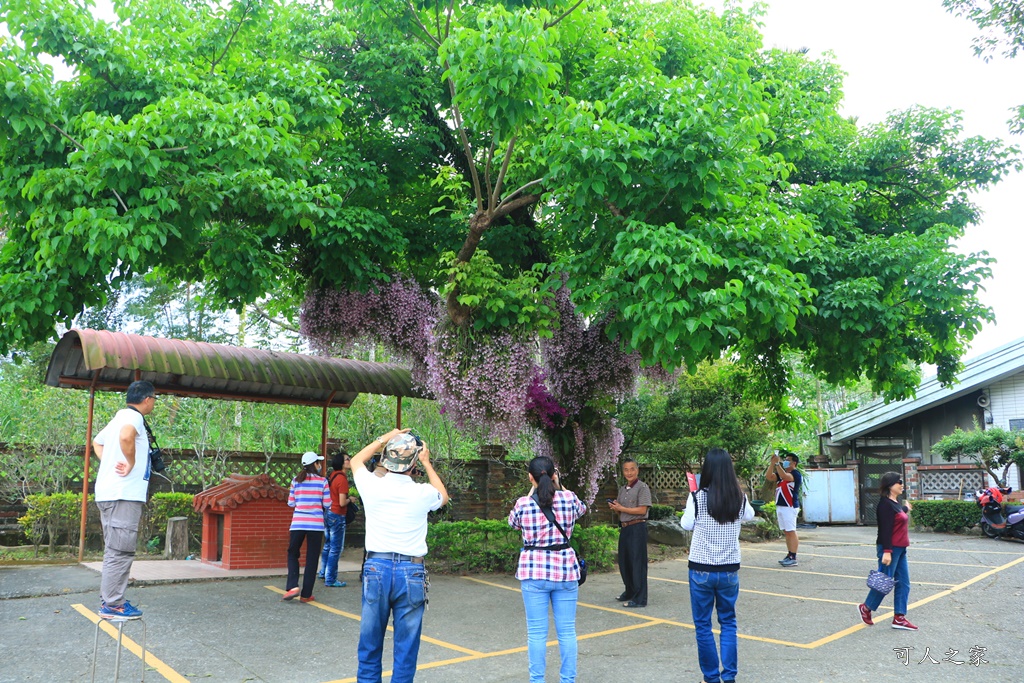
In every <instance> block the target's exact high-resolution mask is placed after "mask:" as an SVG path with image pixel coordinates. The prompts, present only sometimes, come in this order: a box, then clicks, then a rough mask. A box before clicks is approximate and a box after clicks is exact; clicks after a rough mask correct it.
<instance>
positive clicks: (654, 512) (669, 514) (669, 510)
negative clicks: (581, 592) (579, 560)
mask: <svg viewBox="0 0 1024 683" xmlns="http://www.w3.org/2000/svg"><path fill="white" fill-rule="evenodd" d="M675 514H676V509H675V508H674V507H672V506H671V505H658V504H657V503H655V504H654V505H652V506H651V514H650V515H649V517H650V518H651V519H672V518H673V517H675ZM587 561H588V562H589V561H590V560H589V559H588V560H587Z"/></svg>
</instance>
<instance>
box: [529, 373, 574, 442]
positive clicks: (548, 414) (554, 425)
mask: <svg viewBox="0 0 1024 683" xmlns="http://www.w3.org/2000/svg"><path fill="white" fill-rule="evenodd" d="M568 415H569V413H568V412H567V411H566V409H565V408H563V407H562V406H561V404H559V403H558V401H556V400H555V397H554V396H552V395H551V392H550V391H548V387H547V385H546V384H544V371H543V370H541V369H540V368H534V372H533V380H532V381H531V382H530V386H529V388H527V390H526V416H527V419H528V420H529V421H530V423H531V424H533V425H534V426H536V427H539V428H540V429H541V430H545V431H550V430H553V429H561V428H562V427H564V426H565V423H566V418H567V417H568Z"/></svg>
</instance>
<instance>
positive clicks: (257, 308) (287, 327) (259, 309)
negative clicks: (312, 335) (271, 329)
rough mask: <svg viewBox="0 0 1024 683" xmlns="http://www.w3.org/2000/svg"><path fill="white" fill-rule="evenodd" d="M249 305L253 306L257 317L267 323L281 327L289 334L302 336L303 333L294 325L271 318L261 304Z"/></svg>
mask: <svg viewBox="0 0 1024 683" xmlns="http://www.w3.org/2000/svg"><path fill="white" fill-rule="evenodd" d="M249 305H250V306H252V310H253V311H255V313H256V315H258V316H259V317H261V318H263V319H264V320H266V321H267V322H270V323H274V324H275V325H277V326H278V327H280V328H282V329H285V330H288V331H289V332H294V333H295V334H301V332H300V331H299V328H297V327H295V326H294V325H290V324H288V323H286V322H284V321H283V320H278V319H277V318H275V317H273V316H271V315H270V314H269V313H267V312H266V311H264V310H263V308H262V307H261V306H260V305H259V304H249Z"/></svg>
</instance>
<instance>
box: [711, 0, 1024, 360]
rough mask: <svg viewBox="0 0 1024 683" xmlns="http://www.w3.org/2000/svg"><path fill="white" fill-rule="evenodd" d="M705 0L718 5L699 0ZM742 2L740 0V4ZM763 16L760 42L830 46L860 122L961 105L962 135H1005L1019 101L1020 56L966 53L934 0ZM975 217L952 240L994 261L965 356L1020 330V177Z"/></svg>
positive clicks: (1023, 83) (966, 26)
mask: <svg viewBox="0 0 1024 683" xmlns="http://www.w3.org/2000/svg"><path fill="white" fill-rule="evenodd" d="M707 4H708V5H709V6H720V3H718V2H708V3H707ZM744 4H745V5H746V6H749V3H744ZM769 4H770V9H769V12H768V14H767V16H766V17H765V18H764V24H765V25H764V28H763V29H762V33H763V34H764V37H765V38H764V42H765V47H779V48H786V49H798V48H801V47H806V48H809V49H810V51H811V55H812V56H820V55H821V53H822V52H825V51H831V52H833V53H835V58H836V61H837V62H838V63H839V65H840V66H841V67H842V68H843V70H844V71H846V73H847V77H846V80H845V93H846V98H845V104H844V111H843V113H844V114H846V115H850V116H857V117H859V119H860V121H861V122H862V123H869V122H870V123H874V122H878V121H881V120H882V119H883V118H884V117H885V115H886V113H887V112H889V111H892V110H896V109H904V108H906V107H909V106H911V105H914V104H921V105H925V106H931V107H950V108H953V109H959V110H961V111H963V113H964V132H965V134H966V135H983V136H985V137H991V138H1003V139H1004V140H1008V141H1010V142H1011V143H1012V144H1015V145H1017V146H1024V137H1021V136H1013V137H1011V136H1010V135H1009V131H1008V129H1007V127H1006V120H1007V119H1008V118H1009V116H1010V115H1009V112H1008V110H1009V108H1010V107H1011V106H1013V105H1018V104H1024V55H1021V56H1020V57H1018V58H1017V59H1016V60H1005V59H1003V58H1002V57H996V58H995V59H993V60H992V61H990V62H989V63H987V64H986V63H985V62H984V61H983V60H982V59H980V58H978V57H975V56H974V52H973V50H972V48H971V40H972V38H973V37H974V36H975V35H976V33H977V30H976V28H975V26H974V24H973V23H971V22H969V21H967V20H966V19H961V18H959V17H956V16H953V15H951V14H948V13H946V12H945V11H944V9H943V7H942V1H941V0H857V2H852V1H851V0H769ZM976 200H977V202H978V204H979V205H980V206H981V207H982V208H983V210H984V211H985V216H984V219H983V222H982V223H981V224H980V225H978V226H974V227H972V228H969V229H968V231H967V234H966V236H965V237H964V239H963V240H961V242H960V245H959V246H960V249H961V251H964V252H976V251H982V250H984V251H987V252H989V254H990V255H992V256H994V257H996V258H997V259H998V262H997V263H996V264H995V265H994V266H993V268H992V271H993V277H992V279H991V280H989V281H988V284H987V286H986V290H987V291H985V292H982V294H981V295H980V298H981V300H982V301H983V302H984V303H985V304H987V305H989V306H991V307H992V308H993V309H994V310H995V313H996V321H997V322H996V325H986V326H985V328H984V329H983V330H982V332H981V334H979V335H978V336H977V337H975V339H974V342H973V345H972V348H971V351H970V352H969V353H968V357H972V356H977V355H979V354H981V353H984V352H986V351H989V350H991V349H993V348H995V347H997V346H1001V345H1003V344H1006V343H1008V342H1010V341H1013V340H1015V339H1017V338H1019V337H1024V314H1022V313H1024V312H1022V310H1021V304H1022V300H1024V262H1021V260H1020V259H1021V257H1022V256H1024V249H1022V247H1024V234H1022V232H1021V227H1022V219H1021V217H1020V216H1021V208H1024V207H1022V204H1024V175H1022V174H1016V175H1014V176H1012V177H1010V178H1008V179H1007V180H1004V181H1003V182H1002V183H1000V184H998V185H997V186H996V188H995V189H994V190H992V191H990V192H987V193H983V194H981V195H979V196H977V197H976Z"/></svg>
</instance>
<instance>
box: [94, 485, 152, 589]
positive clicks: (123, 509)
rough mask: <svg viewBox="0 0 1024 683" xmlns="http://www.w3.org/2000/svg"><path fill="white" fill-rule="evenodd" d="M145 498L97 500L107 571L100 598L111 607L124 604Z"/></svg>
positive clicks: (101, 586) (104, 575)
mask: <svg viewBox="0 0 1024 683" xmlns="http://www.w3.org/2000/svg"><path fill="white" fill-rule="evenodd" d="M142 505H143V504H142V501H138V500H105V501H103V502H100V503H96V507H98V508H99V509H100V522H101V523H102V524H103V573H102V574H101V575H100V598H101V599H102V600H103V602H105V603H107V604H108V605H110V606H111V607H119V606H120V605H122V604H123V603H124V592H125V590H127V588H128V575H129V574H130V573H131V570H132V562H134V561H135V543H136V542H137V540H138V537H139V520H140V519H142Z"/></svg>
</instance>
